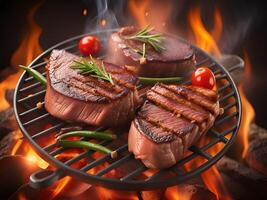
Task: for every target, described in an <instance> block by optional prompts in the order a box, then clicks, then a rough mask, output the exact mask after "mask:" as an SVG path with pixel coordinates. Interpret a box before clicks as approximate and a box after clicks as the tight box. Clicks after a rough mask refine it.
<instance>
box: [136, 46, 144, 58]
mask: <svg viewBox="0 0 267 200" xmlns="http://www.w3.org/2000/svg"><path fill="white" fill-rule="evenodd" d="M134 51H135V52H136V53H138V54H139V55H140V56H142V58H145V56H146V43H143V48H142V50H141V49H134Z"/></svg>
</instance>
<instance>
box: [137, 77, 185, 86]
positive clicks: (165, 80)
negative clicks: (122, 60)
mask: <svg viewBox="0 0 267 200" xmlns="http://www.w3.org/2000/svg"><path fill="white" fill-rule="evenodd" d="M182 79H183V77H166V78H152V77H151V78H149V77H139V80H140V83H141V84H144V85H151V84H155V83H158V82H160V83H178V82H180V81H181V80H182Z"/></svg>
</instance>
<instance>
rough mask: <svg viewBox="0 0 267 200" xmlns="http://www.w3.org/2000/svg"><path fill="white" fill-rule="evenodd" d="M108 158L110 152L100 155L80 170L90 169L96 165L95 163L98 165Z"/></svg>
mask: <svg viewBox="0 0 267 200" xmlns="http://www.w3.org/2000/svg"><path fill="white" fill-rule="evenodd" d="M109 158H110V154H106V155H104V156H102V157H101V158H98V159H97V160H95V161H93V162H91V163H90V164H88V165H85V166H84V167H82V168H81V169H80V170H81V171H84V172H86V171H88V170H89V169H92V168H94V167H96V166H97V165H100V164H101V163H103V162H105V161H107V160H108V159H109Z"/></svg>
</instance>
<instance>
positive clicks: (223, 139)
mask: <svg viewBox="0 0 267 200" xmlns="http://www.w3.org/2000/svg"><path fill="white" fill-rule="evenodd" d="M209 133H211V134H212V135H214V136H215V137H217V138H219V139H220V140H221V141H222V142H223V143H225V144H226V143H227V142H228V139H227V138H226V137H224V135H222V134H220V133H218V132H217V131H215V130H214V129H210V130H209Z"/></svg>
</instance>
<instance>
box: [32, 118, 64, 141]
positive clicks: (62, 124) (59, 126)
mask: <svg viewBox="0 0 267 200" xmlns="http://www.w3.org/2000/svg"><path fill="white" fill-rule="evenodd" d="M64 125H65V123H64V122H61V123H59V124H56V125H54V126H52V127H50V128H48V129H45V130H43V131H41V132H39V133H36V134H34V135H33V136H32V139H37V138H38V137H40V136H44V135H46V134H48V133H50V132H53V131H55V130H57V129H59V128H62V127H63V126H64Z"/></svg>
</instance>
